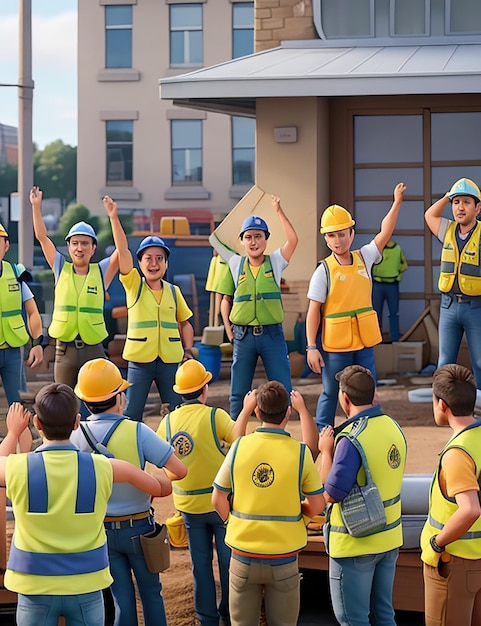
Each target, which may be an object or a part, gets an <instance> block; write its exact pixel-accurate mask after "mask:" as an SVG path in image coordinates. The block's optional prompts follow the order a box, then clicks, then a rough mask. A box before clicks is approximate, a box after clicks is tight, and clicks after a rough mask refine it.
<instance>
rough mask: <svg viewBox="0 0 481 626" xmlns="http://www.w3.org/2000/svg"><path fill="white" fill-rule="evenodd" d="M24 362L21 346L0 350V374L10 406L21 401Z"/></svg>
mask: <svg viewBox="0 0 481 626" xmlns="http://www.w3.org/2000/svg"><path fill="white" fill-rule="evenodd" d="M22 368H23V363H22V351H21V349H20V348H5V349H3V350H0V376H1V377H2V383H3V388H4V390H5V395H6V397H7V402H8V406H10V405H11V404H12V402H20V390H21V389H22V388H23V381H24V379H23V372H22Z"/></svg>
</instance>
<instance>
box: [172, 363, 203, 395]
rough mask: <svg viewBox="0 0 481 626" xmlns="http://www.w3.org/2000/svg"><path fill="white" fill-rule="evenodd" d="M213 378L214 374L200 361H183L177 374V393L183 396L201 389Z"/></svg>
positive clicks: (175, 389) (175, 387)
mask: <svg viewBox="0 0 481 626" xmlns="http://www.w3.org/2000/svg"><path fill="white" fill-rule="evenodd" d="M210 380H212V374H211V373H210V372H208V371H207V370H206V369H205V367H204V366H203V365H202V363H201V362H200V361H196V360H195V359H189V360H188V361H185V362H184V363H182V365H181V366H180V367H179V369H178V370H177V373H176V374H175V385H174V387H173V389H174V391H175V393H179V394H180V395H181V396H183V395H185V394H186V393H194V391H199V389H202V387H203V386H204V385H207V383H208V382H209V381H210Z"/></svg>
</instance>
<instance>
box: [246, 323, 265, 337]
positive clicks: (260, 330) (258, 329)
mask: <svg viewBox="0 0 481 626" xmlns="http://www.w3.org/2000/svg"><path fill="white" fill-rule="evenodd" d="M247 332H251V333H252V334H253V335H254V337H258V336H259V335H262V334H263V332H264V326H248V327H247Z"/></svg>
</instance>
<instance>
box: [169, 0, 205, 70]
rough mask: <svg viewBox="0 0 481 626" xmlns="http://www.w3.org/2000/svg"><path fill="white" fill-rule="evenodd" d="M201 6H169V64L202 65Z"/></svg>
mask: <svg viewBox="0 0 481 626" xmlns="http://www.w3.org/2000/svg"><path fill="white" fill-rule="evenodd" d="M203 46H204V44H203V33H202V5H201V4H172V5H170V64H171V65H202V63H203V61H204V54H203Z"/></svg>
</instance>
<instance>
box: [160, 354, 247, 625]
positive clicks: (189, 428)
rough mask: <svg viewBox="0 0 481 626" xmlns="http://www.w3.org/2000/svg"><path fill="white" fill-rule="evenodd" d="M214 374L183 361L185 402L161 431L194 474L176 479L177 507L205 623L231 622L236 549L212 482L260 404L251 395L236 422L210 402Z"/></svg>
mask: <svg viewBox="0 0 481 626" xmlns="http://www.w3.org/2000/svg"><path fill="white" fill-rule="evenodd" d="M210 380H212V374H211V373H210V372H207V371H206V369H205V367H204V366H203V365H202V363H200V362H199V361H195V360H194V359H190V360H189V361H186V362H185V363H183V364H182V365H181V366H180V367H179V369H178V370H177V373H176V375H175V385H174V390H175V391H176V392H177V393H178V394H180V395H181V396H182V401H183V402H182V404H181V405H180V406H179V407H178V408H177V409H175V411H172V413H170V414H168V415H166V417H165V418H164V419H163V420H162V421H161V422H160V425H159V428H158V430H157V434H158V435H159V436H160V437H162V439H165V440H166V441H168V442H169V443H170V444H172V445H173V446H174V449H175V452H176V454H177V456H178V457H179V458H180V459H182V460H183V461H184V462H185V464H186V465H187V467H188V469H189V472H188V474H187V476H186V477H185V478H183V479H182V480H176V481H174V483H173V493H174V505H175V508H176V509H177V510H178V511H180V512H181V513H182V517H183V519H184V524H185V528H186V530H187V537H188V541H189V550H190V556H191V559H192V575H193V578H194V605H195V614H196V618H197V619H198V620H199V622H200V624H201V625H202V626H219V619H220V622H221V624H223V625H225V626H227V625H228V624H229V623H230V622H229V606H228V589H229V561H230V549H229V548H228V547H227V545H226V544H225V525H224V522H223V520H222V519H221V518H220V517H219V515H218V513H217V512H216V511H215V509H214V506H213V504H212V483H213V481H214V478H215V475H216V474H217V471H218V470H219V468H220V466H221V465H222V462H223V461H224V458H225V454H226V452H227V450H228V448H229V446H230V444H231V443H233V442H234V441H235V440H236V439H237V437H239V436H240V435H244V434H245V430H246V426H247V422H248V420H249V417H250V416H251V415H252V411H253V409H254V406H255V396H254V399H253V401H252V400H251V396H246V400H245V402H244V408H243V410H242V411H241V413H240V415H239V417H238V419H237V421H236V422H234V421H233V420H231V418H230V417H229V415H228V414H227V413H226V412H225V411H224V410H223V409H216V408H213V407H211V406H207V404H206V402H207V396H208V389H209V381H210ZM214 541H215V547H216V552H217V561H218V565H219V578H220V600H219V602H217V599H216V595H217V594H216V583H215V580H214V571H213V563H212V560H213V558H212V557H213V542H214Z"/></svg>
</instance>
